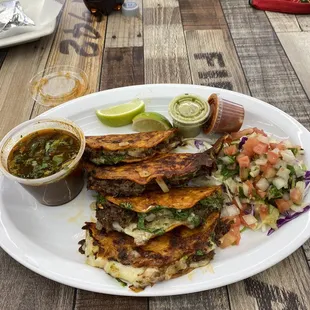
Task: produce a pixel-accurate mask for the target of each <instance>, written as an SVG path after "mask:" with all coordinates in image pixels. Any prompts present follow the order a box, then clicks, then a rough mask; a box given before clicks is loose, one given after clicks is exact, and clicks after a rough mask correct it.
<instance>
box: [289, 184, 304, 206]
mask: <svg viewBox="0 0 310 310" xmlns="http://www.w3.org/2000/svg"><path fill="white" fill-rule="evenodd" d="M290 198H291V200H292V201H293V202H294V203H296V204H298V205H299V204H301V202H302V192H301V190H300V189H299V188H297V187H295V188H292V189H291V190H290Z"/></svg>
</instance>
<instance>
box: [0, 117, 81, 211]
mask: <svg viewBox="0 0 310 310" xmlns="http://www.w3.org/2000/svg"><path fill="white" fill-rule="evenodd" d="M43 129H58V130H63V131H66V132H69V133H71V134H72V135H74V136H75V137H76V138H77V139H78V140H79V141H80V149H79V151H78V154H77V155H76V157H75V158H74V159H73V160H72V161H71V162H70V163H69V164H68V165H67V166H66V167H65V168H63V169H62V170H60V171H58V172H56V173H55V174H52V175H50V176H47V177H43V178H39V179H24V178H20V177H17V176H14V175H12V174H11V173H10V172H9V170H8V157H9V155H10V152H11V150H12V149H13V147H14V146H15V145H16V144H17V143H18V142H19V141H20V140H21V139H23V137H25V136H28V135H29V134H32V133H34V132H36V131H39V130H43ZM84 149H85V136H84V133H83V131H82V130H81V129H80V128H79V127H78V126H77V125H76V124H75V123H73V122H71V121H69V120H67V119H33V120H30V121H26V122H24V123H22V124H20V125H18V126H17V127H15V128H13V129H12V130H11V131H10V132H9V133H7V134H6V136H5V137H4V138H3V139H2V141H1V142H0V170H1V171H2V172H3V174H4V175H5V176H6V177H7V178H8V179H10V180H12V181H15V182H17V183H19V184H20V185H21V186H23V187H24V188H25V189H26V190H27V191H28V192H29V193H30V194H31V195H32V196H33V197H34V198H35V199H36V200H37V201H39V202H40V203H42V204H44V205H47V206H58V205H62V204H65V203H67V202H69V201H71V200H72V199H74V198H75V197H76V196H77V195H78V194H79V193H80V191H81V190H82V188H83V186H84V176H83V174H84V173H83V169H82V166H81V165H80V159H81V157H82V155H83V152H84Z"/></svg>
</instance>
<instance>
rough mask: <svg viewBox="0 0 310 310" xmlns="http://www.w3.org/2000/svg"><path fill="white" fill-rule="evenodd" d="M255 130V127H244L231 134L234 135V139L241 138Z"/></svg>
mask: <svg viewBox="0 0 310 310" xmlns="http://www.w3.org/2000/svg"><path fill="white" fill-rule="evenodd" d="M253 132H254V128H247V129H243V130H241V131H237V132H232V133H231V134H230V135H231V137H232V139H233V140H239V139H240V138H242V137H244V136H247V135H250V134H252V133H253Z"/></svg>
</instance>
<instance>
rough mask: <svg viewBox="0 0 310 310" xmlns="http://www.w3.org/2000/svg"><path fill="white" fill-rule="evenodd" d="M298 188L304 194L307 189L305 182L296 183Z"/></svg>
mask: <svg viewBox="0 0 310 310" xmlns="http://www.w3.org/2000/svg"><path fill="white" fill-rule="evenodd" d="M296 188H298V189H299V190H300V191H301V193H302V194H303V193H304V191H305V188H306V184H305V182H303V181H298V182H297V183H296Z"/></svg>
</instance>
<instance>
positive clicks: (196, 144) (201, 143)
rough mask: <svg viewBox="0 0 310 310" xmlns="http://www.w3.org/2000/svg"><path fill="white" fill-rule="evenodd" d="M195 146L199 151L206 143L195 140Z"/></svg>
mask: <svg viewBox="0 0 310 310" xmlns="http://www.w3.org/2000/svg"><path fill="white" fill-rule="evenodd" d="M194 143H195V146H196V148H197V149H198V150H199V149H200V147H201V146H204V143H203V141H201V140H195V142H194Z"/></svg>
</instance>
